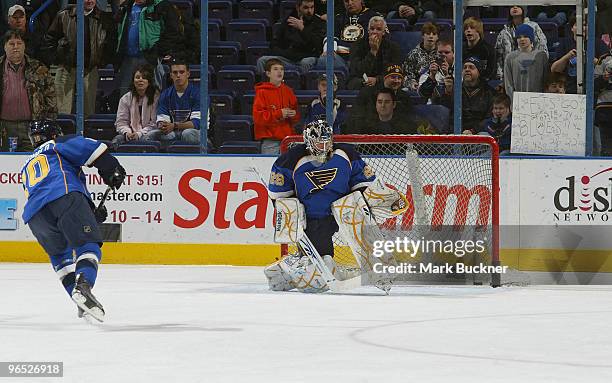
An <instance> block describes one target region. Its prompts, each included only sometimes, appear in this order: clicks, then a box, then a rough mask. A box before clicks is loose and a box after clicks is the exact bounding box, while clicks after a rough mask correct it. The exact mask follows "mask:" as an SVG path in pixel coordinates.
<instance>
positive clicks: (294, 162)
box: [268, 144, 375, 219]
mask: <svg viewBox="0 0 612 383" xmlns="http://www.w3.org/2000/svg"><path fill="white" fill-rule="evenodd" d="M374 179H375V175H374V171H373V170H372V169H371V168H370V167H369V166H368V165H366V163H365V162H364V161H363V159H361V157H360V156H359V153H357V152H356V151H355V149H354V148H353V147H352V146H351V145H348V144H334V151H333V153H332V155H331V157H330V159H329V160H328V161H327V162H325V163H324V164H321V163H319V162H317V161H316V159H315V157H313V156H311V155H310V153H309V152H308V151H307V150H306V146H305V145H303V144H301V145H296V146H295V147H293V148H291V149H290V150H289V151H288V152H287V153H285V154H283V155H282V156H280V157H279V158H278V159H277V160H276V162H274V165H272V172H271V173H270V181H269V185H268V189H269V190H270V197H272V199H276V198H281V197H291V196H293V195H296V196H297V198H298V199H299V200H300V202H301V203H302V204H304V208H305V210H306V217H307V218H315V219H316V218H324V217H327V216H329V215H331V204H332V202H334V201H335V200H337V199H338V198H340V197H342V196H345V195H347V194H349V193H350V192H351V191H354V190H356V189H359V188H362V187H366V186H368V185H369V184H370V183H371V182H372V181H374Z"/></svg>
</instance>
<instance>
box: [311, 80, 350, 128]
mask: <svg viewBox="0 0 612 383" xmlns="http://www.w3.org/2000/svg"><path fill="white" fill-rule="evenodd" d="M317 88H318V89H319V97H317V98H315V99H314V100H313V101H312V102H311V103H310V105H309V106H308V112H307V113H306V117H305V118H304V125H306V124H308V123H310V122H312V121H316V120H325V121H326V120H327V108H326V105H327V104H326V102H327V101H326V97H327V75H325V74H322V75H320V76H319V79H318V86H317ZM337 90H338V79H337V78H336V75H334V92H336V91H337ZM332 116H333V117H332V118H333V124H331V125H332V128H333V130H334V134H340V133H341V132H342V131H343V130H345V127H344V123H345V122H346V120H347V117H348V113H347V110H346V105H345V104H343V103H342V102H341V101H340V100H339V99H338V98H336V97H335V95H334V106H333V110H332Z"/></svg>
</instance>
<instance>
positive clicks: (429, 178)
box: [281, 135, 500, 286]
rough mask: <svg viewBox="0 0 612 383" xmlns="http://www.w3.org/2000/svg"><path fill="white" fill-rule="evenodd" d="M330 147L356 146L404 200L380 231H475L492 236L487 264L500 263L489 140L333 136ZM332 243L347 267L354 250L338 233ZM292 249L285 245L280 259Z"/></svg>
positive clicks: (288, 141) (494, 152)
mask: <svg viewBox="0 0 612 383" xmlns="http://www.w3.org/2000/svg"><path fill="white" fill-rule="evenodd" d="M302 142H303V137H302V136H289V137H286V138H285V139H284V140H283V142H282V143H281V153H285V152H286V151H287V150H288V149H289V148H290V147H291V146H292V145H295V144H299V143H302ZM334 143H348V144H352V145H354V146H355V148H356V150H357V151H358V152H359V153H360V154H361V156H362V158H363V159H364V160H365V162H366V163H367V164H368V165H369V166H370V167H372V168H373V170H374V172H375V174H376V175H377V176H378V177H382V179H383V180H384V181H385V183H386V184H387V185H388V186H390V187H393V188H396V189H397V190H399V191H401V192H403V193H405V195H406V197H408V201H409V202H410V207H409V209H408V210H407V211H406V213H404V214H403V215H402V216H401V217H397V218H393V219H390V220H387V222H385V224H383V228H387V229H388V230H394V231H397V230H399V231H400V232H402V231H404V232H409V231H410V230H412V229H413V228H415V227H416V226H418V225H424V226H426V227H428V230H429V231H430V232H434V231H435V230H436V228H438V227H442V226H449V227H452V228H453V231H455V230H457V231H459V230H463V229H464V228H467V227H472V228H473V227H478V228H480V230H483V231H485V232H487V233H490V234H489V235H490V236H489V240H488V247H489V248H488V249H487V252H488V256H489V259H488V260H487V261H488V262H490V264H491V265H493V266H498V265H500V259H499V147H498V145H497V142H496V141H495V140H494V139H493V138H492V137H489V136H479V135H335V136H334ZM413 184H419V185H417V186H418V187H415V186H414V185H413ZM453 207H454V209H453ZM334 244H335V249H336V250H335V253H336V256H335V258H336V261H337V262H339V263H349V264H350V263H351V256H352V252H351V251H350V249H348V248H346V246H343V245H342V239H340V238H339V237H338V236H337V235H335V236H334ZM290 251H293V250H292V249H291V247H290V246H287V245H283V246H282V248H281V255H283V256H284V255H286V254H287V253H288V252H290ZM349 254H350V255H349ZM491 284H492V285H493V286H499V284H500V276H499V274H496V273H494V274H491Z"/></svg>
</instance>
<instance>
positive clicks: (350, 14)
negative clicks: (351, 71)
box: [317, 0, 380, 71]
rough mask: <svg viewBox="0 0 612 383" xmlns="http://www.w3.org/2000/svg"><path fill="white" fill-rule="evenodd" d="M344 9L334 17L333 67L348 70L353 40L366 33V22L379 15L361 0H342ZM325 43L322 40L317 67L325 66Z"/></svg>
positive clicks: (357, 39)
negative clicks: (321, 50)
mask: <svg viewBox="0 0 612 383" xmlns="http://www.w3.org/2000/svg"><path fill="white" fill-rule="evenodd" d="M344 7H345V9H346V10H345V11H344V12H342V13H337V14H336V16H335V17H334V25H335V31H334V36H335V37H334V40H335V41H334V51H335V55H334V67H335V68H338V69H343V70H345V71H348V67H347V64H346V61H347V60H348V59H349V55H350V54H351V48H352V46H353V45H354V44H355V42H357V41H359V40H361V39H363V38H364V37H365V36H366V35H367V33H366V32H367V29H368V22H369V21H370V19H371V18H372V17H374V16H380V15H378V13H376V12H374V11H373V10H371V9H369V8H366V7H365V5H364V2H363V0H344ZM326 55H327V43H326V42H325V40H324V44H323V53H322V55H321V57H319V60H318V61H317V67H318V68H325V65H326V64H325V62H326Z"/></svg>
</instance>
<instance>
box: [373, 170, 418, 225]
mask: <svg viewBox="0 0 612 383" xmlns="http://www.w3.org/2000/svg"><path fill="white" fill-rule="evenodd" d="M363 196H364V197H365V199H366V201H367V202H368V206H370V210H371V212H372V213H373V214H374V218H375V219H376V221H378V222H383V221H384V220H385V219H387V218H392V217H395V216H398V215H401V214H404V212H405V211H406V210H408V199H407V198H406V196H405V195H404V194H403V193H401V192H399V191H397V190H395V189H391V188H390V187H388V186H387V185H385V183H384V182H383V181H382V180H381V179H380V178H376V180H375V181H374V182H373V183H371V184H370V186H368V187H367V188H366V189H365V190H364V192H363Z"/></svg>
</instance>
